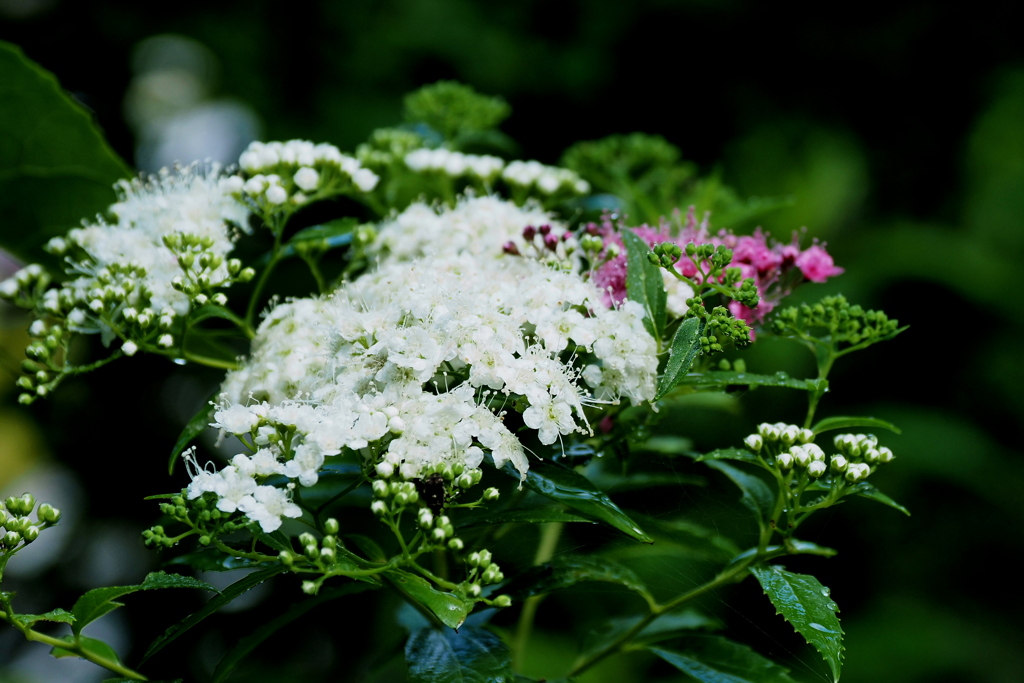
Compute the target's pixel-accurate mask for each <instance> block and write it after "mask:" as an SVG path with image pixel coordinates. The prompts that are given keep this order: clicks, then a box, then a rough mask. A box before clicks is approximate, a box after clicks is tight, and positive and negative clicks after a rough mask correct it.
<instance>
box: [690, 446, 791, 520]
mask: <svg viewBox="0 0 1024 683" xmlns="http://www.w3.org/2000/svg"><path fill="white" fill-rule="evenodd" d="M706 462H707V466H708V467H710V468H711V469H714V470H718V471H719V472H721V473H722V474H724V475H725V476H727V477H729V479H731V480H732V482H733V483H734V484H736V486H738V487H739V488H740V491H741V492H742V497H741V498H740V502H741V503H742V504H743V506H744V507H746V508H747V509H748V510H750V511H751V512H753V513H754V516H755V517H756V518H757V524H758V526H759V527H760V528H761V529H764V528H766V527H767V525H768V523H769V521H770V520H771V517H772V513H773V512H774V511H775V494H773V493H772V491H771V489H770V488H768V484H766V483H764V480H762V479H761V478H760V477H758V476H755V475H753V474H748V473H746V472H744V471H743V470H741V469H739V468H738V467H733V466H732V465H729V464H727V463H726V462H724V461H722V460H708V461H706Z"/></svg>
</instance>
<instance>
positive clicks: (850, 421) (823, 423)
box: [811, 415, 900, 434]
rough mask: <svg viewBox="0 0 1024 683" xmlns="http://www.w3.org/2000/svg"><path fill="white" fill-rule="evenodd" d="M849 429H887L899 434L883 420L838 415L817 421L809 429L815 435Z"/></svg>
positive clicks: (892, 425) (896, 428) (898, 431)
mask: <svg viewBox="0 0 1024 683" xmlns="http://www.w3.org/2000/svg"><path fill="white" fill-rule="evenodd" d="M851 427H878V428H880V429H888V430H889V431H890V432H896V433H897V434H899V433H900V429H899V427H897V426H896V425H894V424H893V423H891V422H886V421H885V420H879V419H878V418H875V417H844V416H840V415H837V416H836V417H826V418H825V419H824V420H818V422H817V423H815V425H814V426H813V427H811V431H812V432H814V433H815V434H821V433H822V432H828V431H831V430H833V429H850V428H851Z"/></svg>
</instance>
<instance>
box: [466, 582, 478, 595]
mask: <svg viewBox="0 0 1024 683" xmlns="http://www.w3.org/2000/svg"><path fill="white" fill-rule="evenodd" d="M466 592H467V593H469V595H470V597H473V598H478V597H480V584H478V583H474V584H470V586H469V590H468V591H466Z"/></svg>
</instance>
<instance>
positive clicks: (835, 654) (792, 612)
mask: <svg viewBox="0 0 1024 683" xmlns="http://www.w3.org/2000/svg"><path fill="white" fill-rule="evenodd" d="M750 571H751V572H752V573H753V574H754V576H756V577H757V580H758V581H759V582H760V583H761V588H763V589H764V592H765V594H766V595H767V596H768V598H769V599H770V600H771V601H772V604H773V605H775V609H776V610H777V611H778V613H779V614H781V615H782V617H783V618H784V619H785V620H786V621H788V622H789V623H790V624H792V625H793V628H795V629H796V630H797V632H798V633H799V634H800V635H802V636H803V637H804V638H805V639H806V640H807V642H808V643H810V644H811V645H812V646H813V647H814V649H816V650H817V651H818V652H820V653H821V656H822V657H823V658H824V659H825V662H826V663H828V666H829V669H831V670H832V679H833V680H834V681H838V680H839V671H840V669H841V668H842V663H843V662H842V660H843V629H842V628H841V627H840V625H839V617H837V616H836V612H838V611H839V607H838V606H837V605H836V603H835V602H834V601H833V600H832V598H831V597H829V589H828V588H825V587H824V586H822V585H821V583H820V582H819V581H818V580H817V579H816V578H814V577H813V576H810V575H808V574H794V573H793V572H787V571H786V570H785V569H783V568H782V567H780V566H778V565H774V564H773V565H761V566H757V567H752V568H751V570H750Z"/></svg>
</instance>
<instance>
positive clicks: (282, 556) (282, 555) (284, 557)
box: [277, 550, 295, 567]
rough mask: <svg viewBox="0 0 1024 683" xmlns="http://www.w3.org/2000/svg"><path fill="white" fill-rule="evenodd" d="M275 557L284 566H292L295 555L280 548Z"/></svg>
mask: <svg viewBox="0 0 1024 683" xmlns="http://www.w3.org/2000/svg"><path fill="white" fill-rule="evenodd" d="M277 559H278V560H279V561H280V562H281V564H283V565H284V566H286V567H290V566H292V564H293V563H294V562H295V556H294V555H293V554H292V553H291V552H290V551H288V550H282V551H281V552H279V553H278V554H277Z"/></svg>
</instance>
